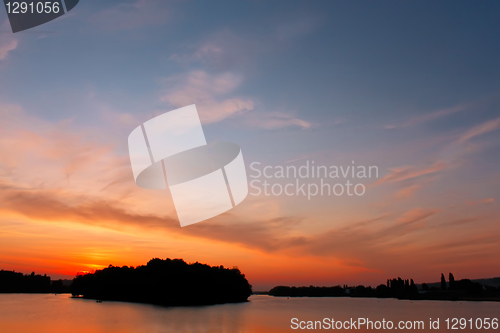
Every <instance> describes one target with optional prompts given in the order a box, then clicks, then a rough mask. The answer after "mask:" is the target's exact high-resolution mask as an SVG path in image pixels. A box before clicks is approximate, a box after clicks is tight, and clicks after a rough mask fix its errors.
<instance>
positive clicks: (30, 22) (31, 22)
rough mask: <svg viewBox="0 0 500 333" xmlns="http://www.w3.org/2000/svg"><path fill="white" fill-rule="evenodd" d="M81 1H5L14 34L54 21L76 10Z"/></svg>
mask: <svg viewBox="0 0 500 333" xmlns="http://www.w3.org/2000/svg"><path fill="white" fill-rule="evenodd" d="M78 2H79V0H56V1H40V0H24V1H23V0H21V1H12V0H4V4H5V9H6V10H7V16H8V17H9V22H10V27H11V28H12V32H14V33H15V32H19V31H23V30H27V29H30V28H33V27H36V26H39V25H41V24H44V23H47V22H49V21H52V20H54V19H56V18H58V17H59V16H62V15H64V14H66V13H68V12H69V11H70V10H72V9H73V8H75V6H76V5H77V4H78Z"/></svg>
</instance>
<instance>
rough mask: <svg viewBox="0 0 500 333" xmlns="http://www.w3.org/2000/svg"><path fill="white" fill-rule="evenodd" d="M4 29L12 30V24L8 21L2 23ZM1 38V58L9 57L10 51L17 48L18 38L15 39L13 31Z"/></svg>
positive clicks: (1, 26) (0, 26)
mask: <svg viewBox="0 0 500 333" xmlns="http://www.w3.org/2000/svg"><path fill="white" fill-rule="evenodd" d="M0 28H1V29H2V30H10V25H9V22H8V21H5V22H4V23H3V24H1V25H0ZM1 37H2V38H0V60H3V59H5V58H7V55H8V54H9V52H11V51H13V50H15V49H16V48H17V43H18V42H17V39H15V38H14V37H13V36H12V34H11V33H4V34H2V35H1Z"/></svg>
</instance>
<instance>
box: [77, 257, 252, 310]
mask: <svg viewBox="0 0 500 333" xmlns="http://www.w3.org/2000/svg"><path fill="white" fill-rule="evenodd" d="M71 293H72V294H73V295H82V296H83V297H85V298H91V299H99V300H114V301H126V302H139V303H151V304H158V305H204V304H219V303H233V302H244V301H246V300H247V299H248V297H249V296H250V295H251V294H252V287H251V286H250V284H249V283H248V281H247V279H246V278H245V275H243V274H241V272H240V271H239V269H237V268H233V269H228V268H224V267H223V266H209V265H205V264H200V263H198V262H197V263H194V264H187V263H186V262H185V261H184V260H182V259H166V260H162V259H157V258H156V259H152V260H151V261H149V262H148V264H147V265H145V266H138V267H135V268H134V267H127V266H124V267H114V266H111V265H110V266H109V267H108V268H105V269H103V270H98V271H96V272H95V273H91V274H85V275H80V276H77V277H76V278H75V279H74V280H73V284H72V285H71Z"/></svg>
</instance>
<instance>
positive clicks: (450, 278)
mask: <svg viewBox="0 0 500 333" xmlns="http://www.w3.org/2000/svg"><path fill="white" fill-rule="evenodd" d="M448 289H450V290H454V289H455V277H454V276H453V274H452V273H451V272H450V274H449V275H448Z"/></svg>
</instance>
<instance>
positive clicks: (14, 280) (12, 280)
mask: <svg viewBox="0 0 500 333" xmlns="http://www.w3.org/2000/svg"><path fill="white" fill-rule="evenodd" d="M63 292H68V287H66V286H64V285H63V282H62V280H58V281H51V280H50V276H47V275H43V276H42V275H38V274H35V273H34V272H33V273H31V274H26V275H24V274H23V273H17V272H14V271H4V270H1V271H0V293H63Z"/></svg>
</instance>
